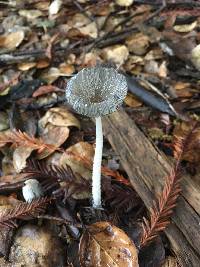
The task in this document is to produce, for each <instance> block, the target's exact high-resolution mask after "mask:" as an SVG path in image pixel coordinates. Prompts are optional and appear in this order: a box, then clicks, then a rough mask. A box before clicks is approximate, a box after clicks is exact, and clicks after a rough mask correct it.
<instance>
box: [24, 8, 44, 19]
mask: <svg viewBox="0 0 200 267" xmlns="http://www.w3.org/2000/svg"><path fill="white" fill-rule="evenodd" d="M19 15H20V16H22V17H25V18H27V19H28V20H33V19H36V18H38V17H41V16H42V15H43V13H42V12H41V11H40V10H38V9H21V10H20V11H19Z"/></svg>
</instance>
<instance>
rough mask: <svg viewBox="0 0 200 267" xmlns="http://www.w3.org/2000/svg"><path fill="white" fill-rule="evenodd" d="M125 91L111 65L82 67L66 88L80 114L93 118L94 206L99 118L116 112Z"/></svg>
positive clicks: (100, 144) (100, 147) (96, 200)
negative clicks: (94, 136) (94, 147)
mask: <svg viewBox="0 0 200 267" xmlns="http://www.w3.org/2000/svg"><path fill="white" fill-rule="evenodd" d="M126 94H127V83H126V78H125V77H124V76H123V75H122V74H119V73H118V72H117V71H116V70H115V69H114V68H105V67H100V66H96V67H92V68H84V69H82V70H81V71H80V72H78V73H77V74H76V75H75V76H74V77H72V78H71V79H70V80H69V82H68V84H67V87H66V98H67V101H68V103H69V104H70V105H71V106H72V108H73V109H74V110H75V111H76V112H77V113H79V114H82V115H85V116H88V117H93V118H95V121H96V149H95V155H94V162H93V173H92V198H93V207H94V208H101V162H102V150H103V132H102V122H101V117H102V116H104V115H107V114H109V113H112V112H114V111H116V109H117V108H118V107H119V106H120V105H121V104H122V102H123V100H124V98H125V97H126Z"/></svg>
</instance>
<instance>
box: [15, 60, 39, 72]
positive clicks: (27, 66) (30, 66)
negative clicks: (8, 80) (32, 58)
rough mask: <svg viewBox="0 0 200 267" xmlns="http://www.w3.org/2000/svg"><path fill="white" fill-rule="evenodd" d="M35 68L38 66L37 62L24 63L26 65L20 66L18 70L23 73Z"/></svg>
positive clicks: (21, 64)
mask: <svg viewBox="0 0 200 267" xmlns="http://www.w3.org/2000/svg"><path fill="white" fill-rule="evenodd" d="M35 66H36V62H24V63H20V64H18V69H19V70H22V71H27V70H30V69H32V68H34V67H35Z"/></svg>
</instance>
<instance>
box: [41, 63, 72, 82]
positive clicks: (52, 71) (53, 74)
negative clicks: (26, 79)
mask: <svg viewBox="0 0 200 267" xmlns="http://www.w3.org/2000/svg"><path fill="white" fill-rule="evenodd" d="M60 76H70V75H68V74H66V73H62V72H61V71H60V70H59V69H58V68H55V67H52V68H49V69H48V70H45V71H44V72H43V73H42V74H41V76H40V78H41V79H43V80H45V81H46V82H47V83H48V84H51V83H53V82H54V81H55V80H57V79H58V77H60Z"/></svg>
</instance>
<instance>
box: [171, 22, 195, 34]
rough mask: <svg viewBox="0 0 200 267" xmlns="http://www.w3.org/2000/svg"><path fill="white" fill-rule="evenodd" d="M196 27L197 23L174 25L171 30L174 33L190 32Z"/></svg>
mask: <svg viewBox="0 0 200 267" xmlns="http://www.w3.org/2000/svg"><path fill="white" fill-rule="evenodd" d="M196 26H197V21H194V22H192V23H191V24H183V25H175V26H174V27H173V29H174V31H176V32H191V31H192V30H194V28H195V27H196Z"/></svg>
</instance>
